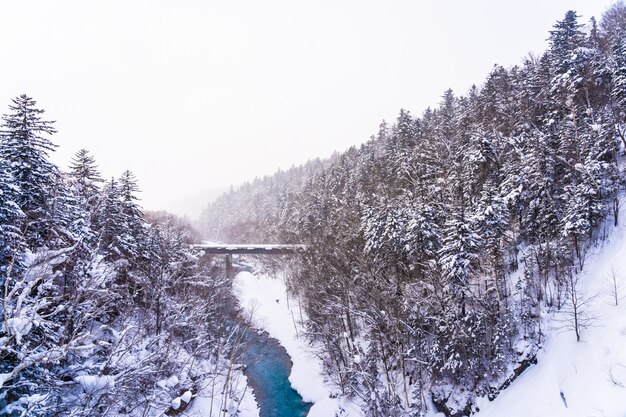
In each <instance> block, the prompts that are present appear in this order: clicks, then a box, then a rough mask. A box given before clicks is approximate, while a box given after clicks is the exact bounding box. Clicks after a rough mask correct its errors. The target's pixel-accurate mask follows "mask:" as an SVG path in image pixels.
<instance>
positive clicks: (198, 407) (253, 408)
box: [179, 364, 259, 417]
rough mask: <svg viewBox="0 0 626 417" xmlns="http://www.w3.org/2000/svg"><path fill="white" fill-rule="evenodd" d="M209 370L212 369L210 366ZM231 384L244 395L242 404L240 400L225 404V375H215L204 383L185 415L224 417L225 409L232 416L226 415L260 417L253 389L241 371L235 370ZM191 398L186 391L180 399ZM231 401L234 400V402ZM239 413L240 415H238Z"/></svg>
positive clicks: (192, 416)
mask: <svg viewBox="0 0 626 417" xmlns="http://www.w3.org/2000/svg"><path fill="white" fill-rule="evenodd" d="M205 365H206V364H205ZM209 368H211V367H210V366H209ZM231 383H233V385H234V386H235V387H236V389H235V390H236V391H237V392H240V393H243V394H242V398H241V402H239V400H238V399H232V398H229V399H228V401H229V403H228V404H226V405H225V404H224V400H225V398H224V395H223V387H224V386H225V379H224V376H223V375H215V377H214V378H211V379H208V380H206V381H204V382H203V384H202V385H203V389H202V390H200V392H198V393H197V394H196V395H195V396H193V401H192V402H191V404H190V406H189V408H187V409H186V410H185V413H184V415H185V416H188V417H224V415H225V414H224V412H223V409H224V408H226V409H228V411H229V412H230V414H226V415H238V416H239V417H259V406H258V404H257V403H256V400H255V399H254V395H253V393H252V389H250V387H249V386H248V378H246V376H245V375H244V374H243V372H242V371H241V370H239V369H233V377H232V379H231ZM191 397H192V395H191V392H189V391H186V392H185V393H184V394H183V395H181V396H180V397H179V398H180V400H182V401H185V399H186V398H189V399H190V400H191ZM231 400H234V402H233V401H231ZM233 404H236V406H233ZM235 408H236V410H235ZM237 411H238V412H239V414H236V413H237Z"/></svg>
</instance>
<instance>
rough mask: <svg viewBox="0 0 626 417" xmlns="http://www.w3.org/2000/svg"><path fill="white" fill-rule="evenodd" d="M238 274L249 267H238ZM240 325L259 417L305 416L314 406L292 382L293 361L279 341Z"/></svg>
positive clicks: (249, 379)
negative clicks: (294, 387)
mask: <svg viewBox="0 0 626 417" xmlns="http://www.w3.org/2000/svg"><path fill="white" fill-rule="evenodd" d="M235 268H236V269H237V272H239V271H242V270H246V271H248V272H250V270H249V268H247V267H246V266H243V265H236V266H235ZM238 321H239V322H240V325H239V328H240V329H241V331H242V332H243V334H242V336H243V337H242V339H243V342H244V344H243V345H244V346H243V349H244V350H243V353H242V354H241V357H240V361H241V362H242V363H243V365H245V371H244V374H245V375H246V377H247V378H248V383H249V385H250V387H251V388H252V390H253V392H254V397H255V399H256V402H257V404H258V405H259V407H260V417H305V416H306V415H307V414H308V413H309V409H310V408H311V407H312V406H313V404H312V403H308V402H305V401H304V400H303V399H302V397H301V396H300V394H298V392H297V391H296V390H294V389H293V387H292V386H291V383H290V382H289V374H290V373H291V366H292V362H291V358H290V357H289V355H288V354H287V351H286V350H285V348H283V347H282V346H281V345H280V343H278V341H277V340H276V339H273V338H271V337H270V336H269V335H268V334H267V333H266V332H264V331H260V330H258V329H255V328H253V327H251V326H249V325H248V324H245V323H241V320H238Z"/></svg>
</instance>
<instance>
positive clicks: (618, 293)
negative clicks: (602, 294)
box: [606, 267, 624, 306]
mask: <svg viewBox="0 0 626 417" xmlns="http://www.w3.org/2000/svg"><path fill="white" fill-rule="evenodd" d="M623 290H624V283H623V281H622V280H621V279H620V276H619V275H618V272H617V271H616V270H615V268H613V267H611V272H610V273H609V278H608V281H607V290H606V292H607V294H608V295H609V296H610V297H611V300H612V301H613V302H614V303H615V305H616V306H617V305H618V304H619V302H620V301H621V300H622V299H623V298H624V295H623V294H622V293H623Z"/></svg>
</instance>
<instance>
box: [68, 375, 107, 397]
mask: <svg viewBox="0 0 626 417" xmlns="http://www.w3.org/2000/svg"><path fill="white" fill-rule="evenodd" d="M74 381H76V382H78V383H79V384H80V386H81V387H82V388H83V391H84V392H85V394H95V393H100V394H101V393H102V392H100V391H107V390H109V389H111V388H113V387H115V377H114V376H112V375H81V376H77V377H76V378H74Z"/></svg>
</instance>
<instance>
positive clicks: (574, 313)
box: [559, 272, 598, 342]
mask: <svg viewBox="0 0 626 417" xmlns="http://www.w3.org/2000/svg"><path fill="white" fill-rule="evenodd" d="M567 280H568V284H569V292H568V295H567V302H566V303H565V305H564V306H563V308H562V312H563V317H562V318H561V319H560V320H559V321H561V322H562V323H563V325H562V326H561V328H562V329H565V330H573V331H574V333H575V334H576V341H577V342H580V338H581V333H582V331H583V330H585V329H587V328H589V327H592V326H593V325H594V324H595V322H596V320H597V317H596V316H595V315H594V314H593V311H592V309H591V304H592V302H593V301H594V300H595V298H596V297H597V296H598V294H597V293H592V294H587V293H585V292H584V291H583V290H582V289H581V288H580V275H578V274H575V273H572V272H569V273H568V277H567Z"/></svg>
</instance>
